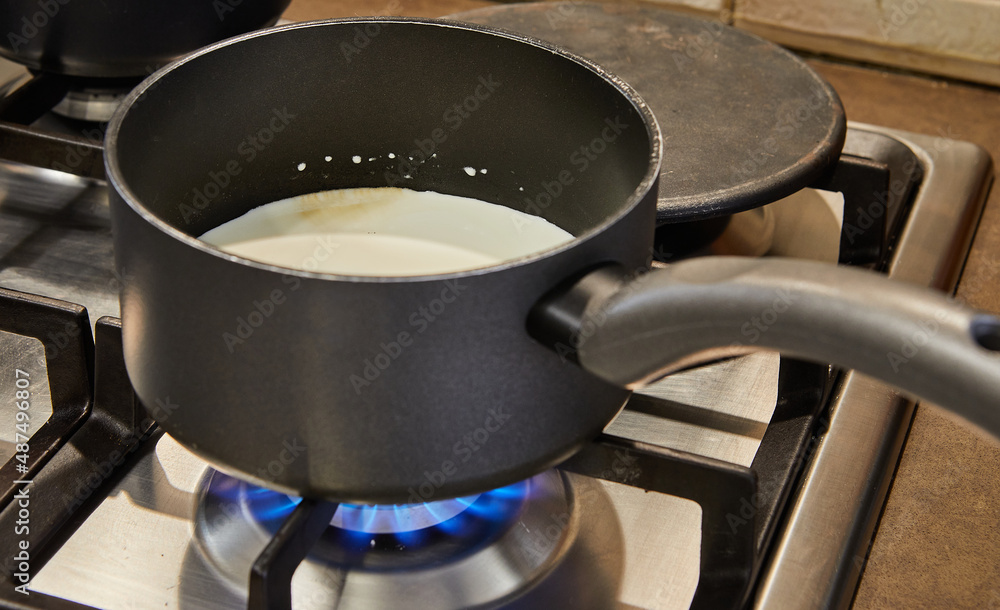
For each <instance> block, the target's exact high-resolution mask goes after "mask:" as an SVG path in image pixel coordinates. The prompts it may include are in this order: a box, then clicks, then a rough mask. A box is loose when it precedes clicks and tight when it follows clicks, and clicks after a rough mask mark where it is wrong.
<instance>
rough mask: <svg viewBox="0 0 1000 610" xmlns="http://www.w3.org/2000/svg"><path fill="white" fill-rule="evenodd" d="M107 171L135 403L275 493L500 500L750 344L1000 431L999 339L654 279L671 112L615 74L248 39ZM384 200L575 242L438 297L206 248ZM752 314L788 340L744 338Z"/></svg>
mask: <svg viewBox="0 0 1000 610" xmlns="http://www.w3.org/2000/svg"><path fill="white" fill-rule="evenodd" d="M668 129H669V128H668ZM105 159H106V163H107V170H108V176H109V180H110V181H111V184H112V186H113V192H112V198H111V211H112V220H113V222H114V231H115V256H116V261H117V265H118V268H119V273H120V275H121V277H122V278H123V280H124V288H123V291H122V300H121V306H122V319H123V335H124V350H125V361H126V365H127V368H128V373H129V376H130V378H131V380H132V382H133V384H134V386H135V389H136V392H137V393H138V395H139V397H140V399H141V400H142V402H143V404H145V405H146V407H147V408H148V409H149V410H150V411H151V412H152V413H153V415H154V416H155V417H156V419H157V421H158V422H159V423H160V424H161V425H162V426H163V428H164V429H166V431H167V432H168V433H170V434H171V435H172V436H174V437H175V438H176V439H177V440H178V441H180V442H181V443H182V444H184V445H185V446H187V447H188V448H190V449H192V450H194V451H195V452H197V453H199V454H201V455H203V456H204V457H206V458H207V459H209V460H211V461H212V462H213V463H214V464H215V465H217V466H219V467H221V468H224V469H227V470H230V471H232V472H235V473H237V474H240V475H242V476H244V477H246V478H250V479H252V480H254V481H257V482H260V483H263V484H265V485H268V486H271V487H275V488H279V489H284V490H288V491H292V492H295V493H298V494H302V495H307V496H317V497H325V498H331V499H336V500H348V501H363V502H393V503H396V502H416V501H425V500H430V499H440V498H445V497H450V496H457V495H463V494H468V493H473V492H478V491H483V490H486V489H489V488H492V487H497V486H500V485H504V484H507V483H510V482H513V481H515V480H518V479H522V478H525V477H528V476H530V475H532V474H534V473H536V472H538V471H540V470H542V469H544V468H546V467H548V466H551V465H554V464H556V463H558V462H559V461H560V460H562V459H563V458H565V457H567V456H568V455H570V454H571V453H572V452H573V451H574V450H576V449H577V448H578V447H580V446H581V445H582V444H583V443H585V442H587V441H588V440H589V439H590V438H592V437H593V436H595V435H596V434H597V433H598V432H599V431H600V430H601V429H602V428H603V427H604V426H605V424H606V423H607V422H608V421H610V420H611V418H612V417H613V416H614V415H615V413H616V412H617V411H618V410H619V409H620V408H621V405H622V404H623V401H624V400H625V398H626V397H627V394H628V391H627V390H626V389H624V388H625V387H631V386H633V385H634V384H637V383H641V382H643V381H645V380H648V379H652V378H655V377H656V376H658V375H662V374H664V373H667V372H670V371H671V370H676V369H677V368H678V367H682V366H686V365H690V364H692V363H694V362H697V361H699V360H704V359H705V358H713V357H719V356H722V355H727V354H732V353H738V352H743V351H746V350H748V349H778V350H781V351H782V352H784V353H789V354H792V355H794V356H797V357H802V358H808V359H812V360H817V361H820V362H829V363H834V364H837V365H841V366H844V367H848V368H857V369H859V370H861V371H862V372H866V373H869V374H871V375H875V376H878V377H880V378H882V379H884V380H886V381H888V382H890V383H893V384H896V385H897V386H899V387H901V388H903V389H905V390H908V391H910V392H911V393H913V394H916V395H918V396H920V397H923V398H926V399H929V400H931V401H934V402H937V403H939V404H941V405H942V406H945V407H948V408H951V409H952V410H954V411H955V412H957V413H958V414H959V415H961V416H963V417H965V418H967V419H969V420H971V421H973V422H975V423H977V424H979V425H981V426H983V427H985V428H986V429H987V430H989V431H991V432H993V433H994V434H1000V409H998V408H997V407H998V396H1000V358H998V356H997V354H996V353H995V350H997V349H1000V321H998V320H997V319H996V318H994V317H992V316H986V315H983V314H978V313H976V312H973V311H971V310H969V309H967V308H964V307H962V306H961V305H958V304H956V303H953V302H951V301H949V300H948V299H946V298H945V297H944V296H942V295H939V294H935V293H933V292H930V291H926V290H921V289H916V288H913V287H907V286H905V285H902V284H895V283H893V282H891V281H889V280H887V279H884V278H881V277H878V276H877V275H875V274H872V273H867V272H862V271H855V270H850V269H841V268H837V267H834V266H831V265H823V264H819V263H804V262H798V261H783V260H775V259H764V260H755V259H736V258H724V257H720V258H708V259H695V260H691V261H687V262H683V263H678V264H676V265H672V266H670V268H668V269H667V270H663V271H655V272H650V273H647V270H648V258H649V254H650V250H651V246H652V238H653V227H654V224H655V215H656V201H657V195H656V184H657V178H658V176H659V174H660V167H659V165H660V136H659V132H658V128H657V124H656V120H655V118H654V117H653V115H652V114H651V113H650V111H649V109H648V108H647V107H646V106H645V104H644V103H643V102H642V101H641V100H640V99H639V98H638V97H637V96H636V95H635V94H634V92H633V91H632V90H631V89H630V87H629V86H628V85H626V84H624V83H623V82H621V81H619V80H618V79H617V78H615V77H613V76H611V75H609V74H607V73H606V72H605V71H604V70H603V69H602V68H600V67H598V66H596V65H594V64H591V63H589V62H588V61H586V60H583V59H580V58H577V57H574V56H572V55H569V54H567V53H565V52H563V51H560V50H559V49H556V48H554V47H551V46H548V45H547V44H544V43H540V42H538V41H534V40H531V39H527V38H524V37H521V36H519V35H514V34H510V33H504V32H501V31H497V30H490V29H487V28H483V27H481V26H473V25H466V24H457V23H449V22H435V21H417V20H403V19H386V20H371V19H368V20H345V21H332V22H321V23H311V24H300V25H296V26H289V27H285V28H278V29H275V30H272V31H269V32H266V33H256V34H251V35H247V36H244V37H242V38H240V39H235V40H231V41H227V42H225V43H221V44H219V45H216V46H214V47H212V48H209V49H207V50H204V51H202V52H199V53H197V54H195V55H194V56H192V57H189V58H186V59H184V60H182V61H181V62H179V63H177V64H174V65H172V66H171V67H169V68H166V69H164V70H163V71H161V72H159V73H157V74H156V75H154V76H153V77H151V78H150V79H148V80H146V81H145V82H144V83H143V84H142V85H141V86H140V87H139V88H138V89H137V90H136V91H134V92H133V94H132V96H131V97H130V98H129V99H128V100H126V102H125V103H124V104H123V107H122V108H121V109H120V110H119V111H118V113H117V114H116V116H115V119H114V120H113V121H112V124H111V126H110V128H109V131H108V138H107V148H106V151H105ZM469 169H472V170H476V171H468V170H469ZM480 169H485V170H487V172H486V173H483V172H481V171H478V170H480ZM470 174H472V175H470ZM386 185H388V186H406V187H409V188H412V189H415V190H435V191H439V192H443V193H448V194H453V195H463V196H471V197H476V198H479V199H483V200H486V201H490V202H493V203H497V204H500V205H503V206H507V207H509V208H513V209H518V210H523V211H527V212H529V213H532V214H536V215H540V216H543V217H544V218H546V219H548V220H550V221H551V222H553V223H555V224H557V225H559V226H561V227H562V228H564V229H566V230H568V231H569V232H571V233H572V234H573V235H575V236H576V239H575V240H573V241H572V242H570V243H568V244H566V245H564V246H561V247H558V248H555V249H552V250H548V251H545V252H541V253H539V254H536V255H534V256H530V257H527V258H523V259H519V260H515V261H510V262H507V263H503V264H499V265H496V266H493V267H489V268H486V269H479V270H474V271H469V272H463V273H454V274H450V275H444V276H436V277H416V278H412V277H411V278H392V277H375V278H372V277H368V278H364V277H348V276H335V275H323V274H315V273H311V272H309V271H302V270H298V271H296V270H291V269H283V268H277V267H271V266H268V265H264V264H260V263H255V262H251V261H248V260H245V259H241V258H238V257H235V256H231V255H227V254H225V253H223V252H221V251H220V250H218V249H215V248H213V247H210V246H208V245H206V244H205V243H203V242H201V241H199V240H198V239H196V236H198V235H201V234H202V233H204V232H205V231H207V230H209V229H211V228H214V227H216V226H217V225H219V224H221V223H223V222H225V221H228V220H231V219H233V218H235V217H237V216H239V215H241V214H243V213H244V212H246V211H248V210H250V209H252V208H254V207H256V206H259V205H261V204H264V203H267V202H270V201H274V200H278V199H282V198H286V197H290V196H294V195H298V194H304V193H310V192H315V191H321V190H327V189H334V188H343V187H378V186H386ZM325 255H326V252H325V250H324V248H323V245H322V244H321V243H317V249H316V250H315V252H314V253H313V256H314V257H316V258H320V257H323V256H325ZM309 266H310V265H309V263H308V261H303V267H304V268H306V269H308V268H309ZM755 319H763V320H766V322H767V327H766V331H762V330H758V332H756V333H748V332H747V330H746V329H747V328H748V327H750V328H754V329H759V328H760V327H759V325H758V326H753V321H754V320H755Z"/></svg>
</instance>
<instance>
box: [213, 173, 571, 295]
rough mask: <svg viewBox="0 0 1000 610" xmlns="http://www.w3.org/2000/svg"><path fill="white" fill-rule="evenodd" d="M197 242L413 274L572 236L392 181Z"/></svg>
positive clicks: (466, 265)
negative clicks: (391, 184) (387, 185)
mask: <svg viewBox="0 0 1000 610" xmlns="http://www.w3.org/2000/svg"><path fill="white" fill-rule="evenodd" d="M200 239H202V240H203V241H205V242H208V243H209V244H212V245H214V246H216V247H218V248H220V249H222V250H224V251H226V252H229V253H231V254H235V255H237V256H241V257H244V258H248V259H251V260H256V261H260V262H263V263H269V264H272V265H277V266H280V267H287V268H291V269H306V270H307V271H318V272H322V273H336V274H341V275H366V276H414V275H432V274H438V273H449V272H453V271H463V270H467V269H476V268H480V267H487V266H490V265H495V264H497V263H499V262H502V261H506V260H512V259H516V258H520V257H523V256H527V255H529V254H533V253H535V252H540V251H542V250H547V249H549V248H552V247H555V246H558V245H561V244H564V243H566V242H568V241H570V240H572V239H573V236H572V235H571V234H570V233H567V232H566V231H564V230H563V229H561V228H559V227H557V226H556V225H554V224H552V223H550V222H548V221H546V220H545V219H543V218H539V217H538V216H532V215H530V214H525V213H523V212H519V211H517V210H512V209H510V208H506V207H503V206H500V205H496V204H492V203H487V202H485V201H480V200H478V199H470V198H467V197H456V196H453V195H444V194H441V193H435V192H429V191H428V192H419V191H413V190H409V189H401V188H389V187H386V188H358V189H342V190H333V191H322V192H318V193H310V194H307V195H301V196H298V197H292V198H290V199H282V200H280V201H275V202H273V203H268V204H265V205H262V206H260V207H258V208H255V209H253V210H250V211H249V212H247V213H246V214H244V215H243V216H240V217H239V218H235V219H233V220H231V221H229V222H227V223H225V224H223V225H220V226H218V227H216V228H215V229H212V230H211V231H208V232H207V233H205V234H204V235H202V236H201V238H200Z"/></svg>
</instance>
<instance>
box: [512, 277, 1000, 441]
mask: <svg viewBox="0 0 1000 610" xmlns="http://www.w3.org/2000/svg"><path fill="white" fill-rule="evenodd" d="M528 330H529V332H530V333H531V334H532V335H533V336H534V337H536V338H537V339H539V340H541V341H542V342H543V343H545V344H546V345H549V346H550V347H552V348H553V349H555V350H556V351H557V353H560V354H562V355H564V356H568V357H569V358H571V359H573V360H575V361H576V362H577V363H578V364H579V365H580V366H582V367H583V368H584V369H586V370H588V371H589V372H591V373H593V374H594V375H597V376H598V377H601V378H602V379H605V380H607V381H609V382H612V383H616V384H619V385H624V386H630V387H631V386H637V385H641V384H642V383H644V382H647V381H651V380H653V379H656V378H658V377H660V376H662V375H664V374H667V373H670V372H673V371H676V370H679V369H681V368H685V367H687V366H691V365H693V364H698V363H702V362H705V361H707V360H712V359H716V358H719V357H724V356H729V355H734V354H739V353H746V352H748V351H753V350H758V349H766V350H776V351H779V352H781V353H783V354H787V355H789V356H793V357H796V358H802V359H804V360H811V361H815V362H821V363H830V364H834V365H837V366H840V367H843V368H849V369H856V370H858V371H861V372H862V373H866V374H868V375H871V376H873V377H876V378H878V379H881V380H883V381H885V382H887V383H889V384H891V385H893V386H896V387H897V388H899V389H901V390H903V391H904V392H906V393H909V394H912V395H914V396H916V397H918V398H921V399H924V400H928V401H931V402H933V403H936V404H938V405H940V406H942V407H944V408H946V409H948V410H950V411H952V412H953V413H955V414H957V415H959V416H961V417H963V418H965V419H966V420H968V421H970V422H972V423H974V424H976V425H978V426H980V427H982V428H984V429H985V430H987V431H988V432H990V433H991V434H992V435H994V436H995V437H997V438H1000V353H998V350H1000V319H998V318H997V317H994V316H991V315H988V314H984V313H980V312H977V311H974V310H972V309H970V308H968V307H965V306H963V305H961V304H959V303H957V302H956V301H954V300H953V299H950V298H948V297H946V296H945V295H943V294H941V293H938V292H934V291H932V290H930V289H927V288H922V287H919V286H914V285H910V284H906V283H903V282H898V281H894V280H890V279H888V278H886V277H884V276H880V275H878V274H876V273H872V272H868V271H863V270H858V269H851V268H846V267H837V266H834V265H830V264H827V263H814V262H807V261H799V260H785V259H780V258H767V259H754V258H738V257H706V258H699V259H692V260H689V261H684V262H680V263H676V264H673V265H671V266H669V267H667V268H665V269H660V270H655V271H651V272H648V273H644V274H642V275H640V276H638V277H635V278H628V277H627V276H626V274H624V273H623V272H622V271H621V270H620V269H619V268H616V267H602V268H600V269H597V270H595V271H592V272H591V273H589V274H587V275H585V276H583V277H582V278H581V279H579V280H577V281H576V282H573V283H571V284H569V285H566V286H562V287H560V288H557V289H555V290H554V291H552V292H551V293H550V294H549V295H547V296H546V297H544V298H543V299H542V300H541V301H540V302H539V303H538V304H537V305H536V306H535V308H534V309H533V311H532V313H531V315H530V317H529V320H528Z"/></svg>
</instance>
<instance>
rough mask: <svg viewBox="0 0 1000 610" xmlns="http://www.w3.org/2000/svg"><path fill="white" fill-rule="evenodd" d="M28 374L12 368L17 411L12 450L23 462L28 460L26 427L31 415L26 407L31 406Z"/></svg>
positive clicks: (28, 435) (28, 424) (28, 425)
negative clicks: (15, 387)
mask: <svg viewBox="0 0 1000 610" xmlns="http://www.w3.org/2000/svg"><path fill="white" fill-rule="evenodd" d="M30 377H31V376H30V375H29V374H28V372H27V371H22V370H21V369H15V370H14V385H15V386H17V389H16V390H15V391H14V400H15V404H17V413H16V414H15V416H14V417H15V419H16V421H17V423H16V424H15V426H14V427H15V428H17V431H16V432H15V433H14V442H15V443H16V444H15V445H14V451H15V452H16V454H15V457H16V458H17V461H19V462H21V464H24V463H25V462H27V461H28V439H29V438H30V436H31V435H30V434H28V429H29V427H30V422H31V417H30V416H29V415H28V409H29V408H30V407H31V387H30V386H31V380H30Z"/></svg>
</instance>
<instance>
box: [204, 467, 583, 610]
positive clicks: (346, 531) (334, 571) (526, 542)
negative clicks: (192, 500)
mask: <svg viewBox="0 0 1000 610" xmlns="http://www.w3.org/2000/svg"><path fill="white" fill-rule="evenodd" d="M201 488H202V490H203V491H202V494H201V497H200V499H199V502H198V508H197V514H196V517H195V533H196V536H195V539H196V541H197V545H198V548H199V550H200V555H201V556H202V557H203V558H205V559H206V560H207V562H208V564H209V565H211V566H212V568H213V570H214V571H215V572H217V573H218V574H219V575H220V576H222V577H223V579H224V581H225V582H226V583H227V584H228V586H229V587H231V588H232V590H233V591H234V592H242V593H245V591H246V589H245V587H246V583H247V579H248V577H249V574H250V569H251V566H252V565H253V563H254V561H255V560H256V558H257V556H258V555H259V554H260V553H261V551H262V550H263V549H264V547H265V546H266V545H267V543H268V542H269V540H270V539H271V537H273V536H274V534H275V533H276V532H277V530H278V528H279V527H280V526H281V524H282V523H283V522H284V521H285V518H286V517H287V516H288V515H289V514H290V513H291V511H292V510H293V509H294V508H295V506H296V505H297V504H298V502H299V499H298V498H293V497H290V496H287V495H285V494H283V493H280V492H276V491H272V490H269V489H264V488H262V487H257V486H255V485H251V484H249V483H246V482H243V481H241V480H239V479H235V478H233V477H230V476H228V475H224V474H222V473H219V472H214V471H209V472H208V474H207V475H206V478H205V479H204V480H203V482H202V485H201ZM578 518H579V517H578V516H577V515H576V512H575V511H574V510H573V508H572V495H571V492H570V490H569V487H568V483H567V481H566V479H565V478H564V475H562V474H560V473H558V472H556V471H549V472H545V473H542V474H540V475H536V476H535V477H532V478H531V479H528V480H527V481H522V482H520V483H515V484H514V485H509V486H507V487H503V488H500V489H495V490H492V491H489V492H485V493H482V494H479V495H477V496H472V497H467V498H457V499H454V500H444V501H439V502H432V503H427V504H420V505H412V504H411V505H397V506H357V505H341V506H340V507H339V508H338V510H337V512H336V513H335V514H334V517H333V519H332V520H331V526H330V527H329V528H327V531H326V532H325V533H324V534H323V536H322V537H321V538H320V540H319V541H318V542H317V543H316V545H315V546H314V547H313V549H312V551H311V553H310V555H309V556H308V557H307V558H306V560H305V561H303V563H302V564H301V565H300V566H299V568H298V570H297V571H296V573H295V574H296V576H295V578H296V579H300V578H301V579H302V580H303V581H305V582H308V583H310V584H309V585H308V586H307V588H308V589H309V590H310V591H312V592H313V594H317V592H322V593H323V594H324V595H327V596H329V597H330V598H332V599H339V600H340V601H341V602H344V601H346V600H347V599H348V598H350V601H349V602H348V603H347V607H351V608H354V607H358V608H374V607H403V606H405V605H408V604H409V603H410V602H412V599H410V596H412V590H414V588H417V589H419V590H420V592H421V595H423V596H425V597H426V596H430V598H428V600H430V601H433V600H436V601H435V603H434V605H435V607H455V608H458V607H467V606H470V605H476V606H478V605H483V604H491V603H495V602H496V601H497V600H500V599H503V598H505V597H507V596H509V595H512V594H514V593H516V592H517V591H520V590H522V589H523V588H526V587H528V585H529V584H530V583H532V582H533V581H534V580H535V579H537V578H538V577H539V576H540V575H542V574H544V573H547V572H549V571H550V570H551V569H553V566H554V565H556V564H557V563H558V562H559V561H560V560H561V558H562V556H563V554H564V553H565V552H566V550H567V548H568V547H569V545H570V543H569V540H570V539H572V538H573V537H574V536H575V534H574V533H573V532H575V531H576V529H577V527H578V524H577V520H578ZM500 573H502V574H503V577H502V578H497V577H496V576H497V574H500ZM300 574H301V577H300ZM295 587H296V585H295V582H293V590H294V589H295ZM408 591H409V592H411V593H407V592H408ZM456 596H458V597H459V598H460V599H458V598H456ZM428 600H425V601H428ZM338 607H340V606H338Z"/></svg>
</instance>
